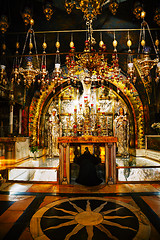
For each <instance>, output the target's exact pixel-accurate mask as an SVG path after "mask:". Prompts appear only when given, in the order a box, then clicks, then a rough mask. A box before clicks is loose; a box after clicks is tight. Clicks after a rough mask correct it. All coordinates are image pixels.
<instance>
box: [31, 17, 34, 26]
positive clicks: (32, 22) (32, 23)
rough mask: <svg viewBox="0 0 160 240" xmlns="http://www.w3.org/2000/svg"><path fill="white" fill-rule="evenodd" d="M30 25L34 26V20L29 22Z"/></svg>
mask: <svg viewBox="0 0 160 240" xmlns="http://www.w3.org/2000/svg"><path fill="white" fill-rule="evenodd" d="M30 24H31V25H32V26H33V25H34V20H33V18H32V19H31V20H30Z"/></svg>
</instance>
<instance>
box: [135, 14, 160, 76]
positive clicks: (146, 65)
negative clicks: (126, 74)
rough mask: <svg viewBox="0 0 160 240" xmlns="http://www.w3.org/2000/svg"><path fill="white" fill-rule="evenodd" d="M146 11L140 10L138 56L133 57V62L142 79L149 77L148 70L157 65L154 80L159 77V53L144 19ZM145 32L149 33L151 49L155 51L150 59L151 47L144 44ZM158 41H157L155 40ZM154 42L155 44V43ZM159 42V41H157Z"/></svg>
mask: <svg viewBox="0 0 160 240" xmlns="http://www.w3.org/2000/svg"><path fill="white" fill-rule="evenodd" d="M145 15H146V13H145V12H144V11H142V12H141V18H142V19H143V21H142V23H141V29H140V36H139V46H138V57H137V58H134V64H135V65H136V66H137V69H138V72H139V74H140V76H141V77H142V79H143V78H144V77H148V78H149V77H150V76H149V75H150V71H151V69H152V68H153V67H154V66H155V65H157V69H156V74H157V76H156V80H158V79H159V77H160V67H159V66H160V62H159V54H158V51H157V48H156V46H155V44H154V41H153V38H152V35H151V31H150V28H149V25H148V23H147V22H146V21H145V20H144V18H145ZM146 32H148V33H149V36H150V39H151V42H152V45H153V49H154V52H155V55H156V57H155V58H154V59H151V57H150V51H151V47H149V46H147V45H146ZM157 43H158V42H157ZM157 43H156V45H157ZM158 44H159V43H158Z"/></svg>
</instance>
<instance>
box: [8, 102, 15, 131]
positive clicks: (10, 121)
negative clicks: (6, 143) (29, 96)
mask: <svg viewBox="0 0 160 240" xmlns="http://www.w3.org/2000/svg"><path fill="white" fill-rule="evenodd" d="M13 109H14V107H13V103H11V105H10V115H9V127H10V130H9V133H10V134H13Z"/></svg>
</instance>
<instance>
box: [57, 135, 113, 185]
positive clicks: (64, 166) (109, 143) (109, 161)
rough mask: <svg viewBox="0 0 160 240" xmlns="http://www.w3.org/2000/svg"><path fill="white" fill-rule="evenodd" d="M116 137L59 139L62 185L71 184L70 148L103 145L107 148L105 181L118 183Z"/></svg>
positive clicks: (60, 178)
mask: <svg viewBox="0 0 160 240" xmlns="http://www.w3.org/2000/svg"><path fill="white" fill-rule="evenodd" d="M116 142H117V138H116V137H108V136H81V137H76V136H75V137H74V136H72V137H59V138H58V144H59V161H60V163H59V164H60V176H59V180H60V184H70V162H71V161H70V148H71V146H76V145H81V146H83V145H84V144H85V145H86V144H87V145H97V144H103V145H104V148H105V180H106V183H108V184H115V183H116Z"/></svg>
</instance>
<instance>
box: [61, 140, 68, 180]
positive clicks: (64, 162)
mask: <svg viewBox="0 0 160 240" xmlns="http://www.w3.org/2000/svg"><path fill="white" fill-rule="evenodd" d="M59 149H60V155H59V160H60V184H69V183H70V160H69V144H68V143H61V144H60V145H59Z"/></svg>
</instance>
